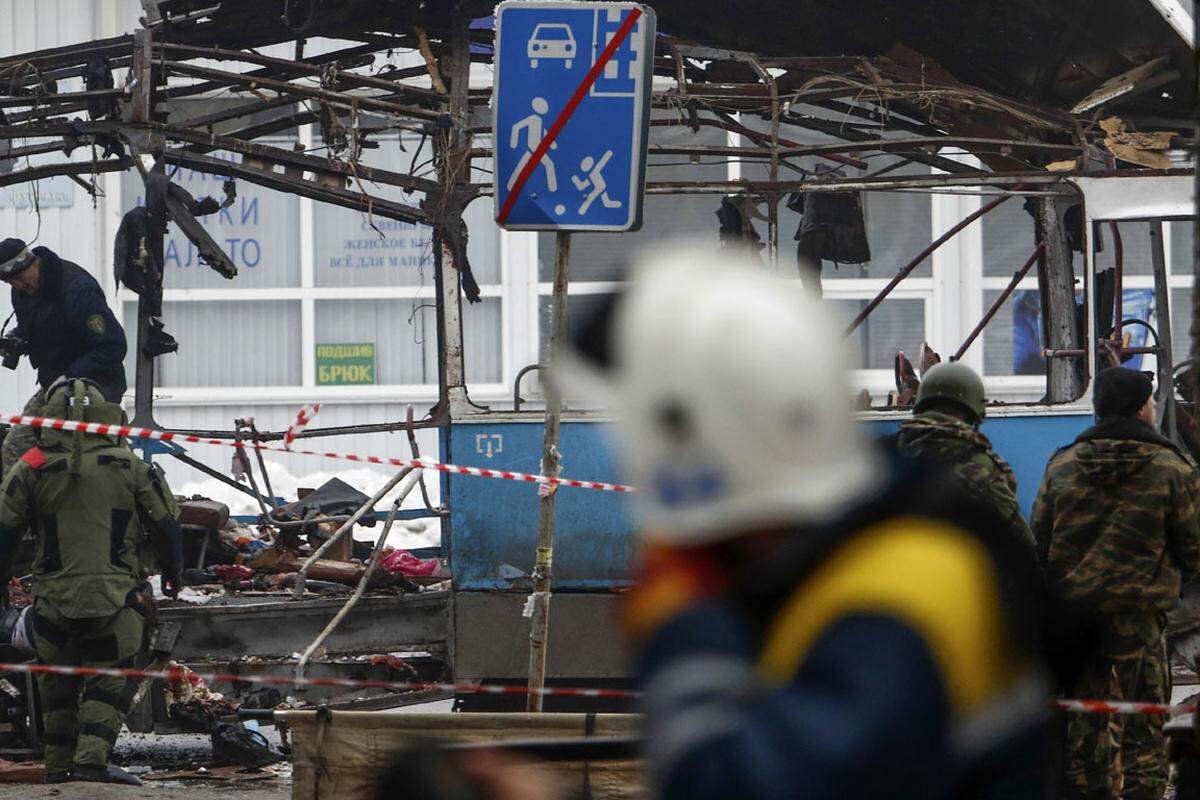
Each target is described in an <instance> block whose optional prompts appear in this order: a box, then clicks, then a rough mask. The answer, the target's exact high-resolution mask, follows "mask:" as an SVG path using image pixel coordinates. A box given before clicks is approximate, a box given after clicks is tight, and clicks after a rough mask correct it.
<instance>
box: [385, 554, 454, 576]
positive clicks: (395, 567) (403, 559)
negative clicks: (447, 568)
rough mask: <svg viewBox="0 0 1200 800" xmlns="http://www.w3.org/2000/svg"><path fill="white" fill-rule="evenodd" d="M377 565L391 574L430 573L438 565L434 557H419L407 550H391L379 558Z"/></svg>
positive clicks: (435, 570) (433, 571)
mask: <svg viewBox="0 0 1200 800" xmlns="http://www.w3.org/2000/svg"><path fill="white" fill-rule="evenodd" d="M379 565H380V566H381V567H383V568H384V569H386V570H387V571H388V572H390V573H391V574H393V575H418V576H419V575H432V574H433V573H435V572H437V568H438V566H440V564H439V562H438V560H437V559H436V558H429V559H420V558H417V557H416V556H414V555H413V554H412V553H410V552H408V551H407V550H393V551H392V552H390V553H388V554H387V555H385V556H384V557H383V558H382V559H380V560H379Z"/></svg>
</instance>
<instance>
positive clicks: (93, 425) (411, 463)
mask: <svg viewBox="0 0 1200 800" xmlns="http://www.w3.org/2000/svg"><path fill="white" fill-rule="evenodd" d="M0 422H7V423H8V424H10V425H29V426H30V427H34V428H50V429H52V430H56V431H83V432H84V433H94V434H97V435H99V436H124V437H127V438H130V439H157V440H159V441H163V442H188V443H189V444H212V445H218V446H220V447H232V448H235V449H238V450H262V451H265V452H271V453H291V454H293V455H300V456H318V457H320V458H336V459H340V460H342V461H353V462H355V463H359V464H384V465H388V466H393V467H412V468H414V469H431V470H437V471H438V472H448V473H451V474H455V475H474V476H476V477H479V478H496V479H498V480H504V481H518V482H522V483H540V484H547V485H550V486H570V487H572V488H575V489H595V490H597V491H601V492H636V491H637V489H636V488H635V487H633V486H624V485H622V484H619V483H601V482H599V481H578V480H574V479H572V478H552V477H550V476H549V475H531V474H529V473H527V472H510V471H508V470H498V469H484V468H483V467H464V466H460V465H458V464H443V463H441V462H438V461H429V460H428V459H423V458H384V457H381V456H360V455H355V454H353V453H323V452H318V451H315V450H292V449H289V448H284V447H272V446H270V445H266V444H255V443H253V442H231V441H227V440H225V439H206V438H203V437H200V436H192V435H191V434H182V433H173V432H171V431H158V430H154V429H153V428H135V427H133V426H131V425H109V424H106V423H101V422H74V421H72V420H65V419H53V418H50V417H23V416H18V415H13V416H4V415H0Z"/></svg>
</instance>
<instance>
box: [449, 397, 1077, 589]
mask: <svg viewBox="0 0 1200 800" xmlns="http://www.w3.org/2000/svg"><path fill="white" fill-rule="evenodd" d="M900 422H901V420H900V419H889V420H881V421H871V422H868V423H865V424H867V425H868V426H869V427H870V428H871V430H872V432H873V433H875V434H877V435H879V436H886V435H889V434H892V433H894V432H895V431H896V428H897V427H898V426H899V424H900ZM1091 423H1092V416H1091V414H1075V415H1052V414H1037V415H1029V416H1019V417H996V418H993V419H990V420H988V421H987V422H985V423H984V426H983V431H984V433H986V434H987V435H988V437H989V438H991V440H992V443H993V444H994V445H995V447H996V450H997V451H998V452H999V453H1000V454H1001V455H1002V456H1004V458H1006V459H1008V461H1009V463H1010V464H1012V467H1013V470H1014V472H1015V473H1016V477H1017V499H1018V500H1019V502H1020V504H1021V510H1022V512H1023V513H1025V515H1026V516H1028V514H1029V512H1030V509H1031V508H1032V506H1033V500H1034V497H1035V496H1036V495H1037V488H1038V483H1039V482H1040V481H1041V477H1042V472H1043V471H1044V470H1045V467H1046V462H1047V460H1049V458H1050V455H1051V454H1052V453H1053V452H1054V451H1055V450H1056V449H1057V448H1059V447H1062V446H1064V445H1066V444H1069V443H1070V442H1071V441H1072V440H1073V439H1074V438H1075V436H1076V435H1078V434H1079V432H1080V431H1082V430H1083V429H1084V428H1086V427H1088V426H1089V425H1090V424H1091ZM607 428H608V425H607V424H605V423H597V422H564V423H563V425H562V432H561V442H560V445H559V451H560V452H561V453H562V468H563V470H562V474H563V477H568V478H580V479H585V480H597V481H606V482H614V483H620V482H622V479H621V476H620V474H619V472H618V470H617V466H616V464H615V462H614V460H613V457H612V454H611V450H610V448H609V446H608V442H607V440H606V429H607ZM443 437H444V438H443V447H442V452H443V453H446V454H448V458H447V460H449V461H450V462H451V463H454V464H462V465H464V466H475V467H484V468H487V469H495V470H512V471H515V472H537V471H538V468H539V461H540V460H541V453H542V421H541V419H531V420H530V421H529V422H498V423H487V422H483V423H469V424H468V423H453V424H452V425H451V427H450V429H449V430H448V431H447V430H444V431H443ZM447 439H448V441H446V440H447ZM442 481H443V483H442V497H444V498H449V503H450V514H451V516H450V533H449V538H450V541H449V553H450V560H451V562H450V563H451V569H452V573H453V575H454V585H455V588H458V589H466V590H482V589H525V588H528V587H529V573H530V571H531V570H532V569H533V561H534V550H535V548H536V541H537V518H538V493H537V486H536V485H534V484H526V483H514V482H510V481H501V480H492V479H488V478H477V477H472V476H462V475H443V477H442ZM632 529H633V523H632V518H631V515H630V508H629V497H628V496H626V495H621V494H616V493H612V492H597V491H591V490H588V489H570V488H563V489H560V490H559V494H558V512H557V517H556V520H555V528H554V580H553V585H554V588H555V590H556V591H561V590H570V589H601V588H613V587H617V586H621V585H627V584H628V582H629V559H630V555H631V553H632V543H631V536H630V534H631V532H632Z"/></svg>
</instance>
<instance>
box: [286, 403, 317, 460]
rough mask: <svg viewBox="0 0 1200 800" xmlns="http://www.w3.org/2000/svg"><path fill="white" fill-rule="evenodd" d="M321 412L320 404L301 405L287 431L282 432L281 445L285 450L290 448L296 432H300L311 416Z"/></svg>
mask: <svg viewBox="0 0 1200 800" xmlns="http://www.w3.org/2000/svg"><path fill="white" fill-rule="evenodd" d="M320 412H321V404H320V403H313V404H312V405H309V406H303V407H302V408H301V409H300V410H299V411H297V412H296V421H295V422H293V423H292V424H291V425H289V426H288V429H287V432H286V433H284V434H283V447H284V449H285V450H291V449H292V442H294V441H296V434H298V433H300V431H302V430H303V429H304V428H305V426H307V425H308V423H310V422H312V421H313V417H315V416H316V415H317V414H319V413H320Z"/></svg>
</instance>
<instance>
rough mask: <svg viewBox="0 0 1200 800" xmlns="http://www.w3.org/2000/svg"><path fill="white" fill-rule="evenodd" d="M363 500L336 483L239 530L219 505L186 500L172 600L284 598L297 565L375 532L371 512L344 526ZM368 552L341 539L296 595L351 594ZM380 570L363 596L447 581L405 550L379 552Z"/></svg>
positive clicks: (304, 493)
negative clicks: (252, 595)
mask: <svg viewBox="0 0 1200 800" xmlns="http://www.w3.org/2000/svg"><path fill="white" fill-rule="evenodd" d="M369 500H370V498H369V497H367V496H366V495H365V494H363V493H362V492H360V491H358V490H357V489H355V488H353V487H352V486H350V485H349V484H347V483H346V482H344V481H342V480H341V479H339V478H332V479H330V480H328V481H327V482H326V483H325V484H323V485H322V486H320V487H319V488H317V489H315V490H301V491H300V497H299V498H298V499H297V500H295V501H293V502H290V503H283V504H281V505H277V506H275V507H274V508H271V509H269V510H268V511H267V513H266V514H264V515H261V516H260V517H259V520H258V522H257V523H247V522H242V521H239V520H237V519H235V518H234V517H232V516H231V515H230V513H229V507H228V506H227V505H225V504H224V503H221V502H218V501H215V500H211V499H208V498H205V497H200V496H194V497H191V498H181V499H180V523H181V525H182V527H183V530H184V536H185V541H184V563H185V564H189V565H191V566H190V567H189V568H188V569H186V570H185V571H184V584H185V587H186V588H185V590H184V591H183V592H181V593H180V597H179V600H181V601H183V602H190V603H205V602H208V601H210V600H211V599H212V598H213V597H214V596H217V595H221V594H226V593H235V592H236V593H248V592H262V593H284V592H288V591H289V590H293V589H294V588H295V587H296V585H297V582H298V581H299V573H300V570H301V567H302V565H303V564H304V562H305V561H306V560H307V559H308V558H309V557H310V556H311V554H312V553H313V552H314V551H315V550H316V549H317V548H319V547H321V546H322V545H324V544H326V543H327V542H329V540H330V539H332V538H333V537H334V536H335V535H337V533H338V531H339V530H341V529H342V528H343V527H344V526H346V525H348V524H357V525H362V526H364V527H375V526H376V525H377V524H378V522H379V520H378V519H377V517H376V514H375V512H374V511H366V512H365V513H362V514H361V515H359V516H358V519H356V520H354V521H353V522H351V518H352V517H353V516H354V515H355V513H356V512H358V511H360V510H361V509H362V508H363V507H364V505H365V504H367V503H368V502H369ZM372 551H373V548H372V546H371V545H370V544H369V543H367V542H358V541H355V540H354V537H353V536H352V535H342V536H340V537H339V538H338V539H337V541H335V542H334V543H333V544H332V545H331V546H330V547H328V548H327V549H326V550H325V551H324V553H322V555H321V557H320V558H317V559H315V560H313V561H312V563H311V564H309V566H308V569H307V571H306V573H307V576H306V577H307V579H306V580H305V581H304V590H305V591H306V592H311V593H316V594H327V595H338V594H345V593H346V592H349V591H350V590H351V589H352V588H353V587H355V586H357V585H358V584H359V583H360V582H361V581H362V580H363V577H364V575H365V574H366V571H367V566H366V565H367V562H368V561H369V559H370V558H371V554H372ZM379 563H380V567H382V569H379V570H377V571H375V572H374V573H373V574H372V575H371V578H370V582H369V585H368V586H367V587H366V588H367V590H369V591H376V590H384V591H399V592H415V591H419V590H420V585H421V584H425V585H429V584H433V583H437V582H439V581H441V580H444V579H445V578H446V577H448V576H447V573H446V572H445V569H444V567H443V565H442V563H441V562H440V561H439V560H438V559H437V558H425V559H423V558H419V557H418V556H416V555H414V554H412V553H411V552H409V551H408V550H399V549H395V548H392V547H389V546H384V548H383V551H382V553H381V559H380V562H379Z"/></svg>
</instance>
